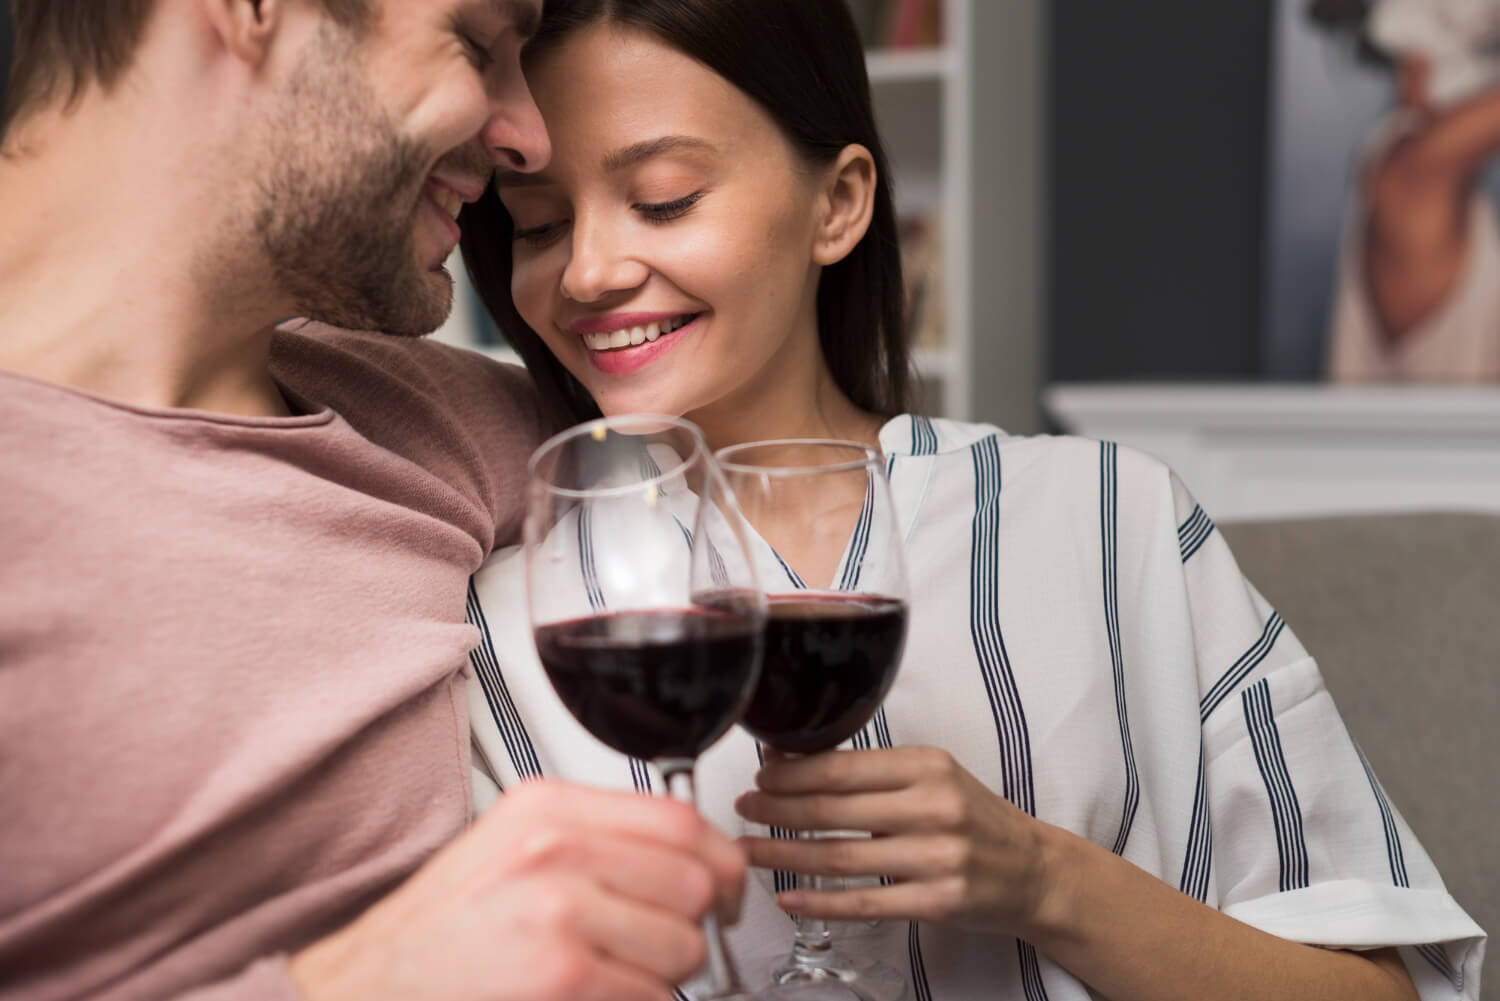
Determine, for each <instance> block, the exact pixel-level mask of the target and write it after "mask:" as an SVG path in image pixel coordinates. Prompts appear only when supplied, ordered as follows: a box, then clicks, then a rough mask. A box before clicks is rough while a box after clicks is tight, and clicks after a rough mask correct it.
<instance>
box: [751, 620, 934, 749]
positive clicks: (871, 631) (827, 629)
mask: <svg viewBox="0 0 1500 1001" xmlns="http://www.w3.org/2000/svg"><path fill="white" fill-rule="evenodd" d="M768 611H769V613H770V615H769V618H768V620H767V622H766V650H765V659H764V661H763V663H762V664H761V671H760V683H759V684H758V685H757V686H756V689H755V695H754V697H753V698H752V699H751V700H750V708H749V709H747V710H746V711H745V717H744V719H743V720H741V721H740V722H741V725H742V726H744V728H745V729H746V730H749V731H750V732H751V733H752V734H754V735H755V736H756V737H758V738H759V739H760V740H762V741H764V742H765V743H766V744H769V745H770V746H771V747H774V748H776V749H777V750H779V751H788V752H791V753H794V754H811V753H813V752H815V751H826V750H828V749H829V748H832V747H836V746H837V745H839V744H841V743H842V742H844V741H846V740H848V739H849V738H850V737H852V736H854V734H855V733H857V732H858V731H859V728H860V727H862V726H864V725H865V724H866V723H868V722H869V721H870V718H871V717H872V716H874V715H875V710H876V709H878V708H880V702H881V700H882V699H884V698H885V693H886V692H887V691H889V690H890V687H891V682H893V681H895V680H896V667H897V665H898V664H900V662H901V649H902V647H903V646H904V645H905V642H906V603H905V602H902V601H897V600H895V599H893V598H884V597H880V596H878V595H864V594H851V595H835V594H811V595H797V594H789V595H781V596H778V597H773V598H772V599H771V602H770V607H769V609H768Z"/></svg>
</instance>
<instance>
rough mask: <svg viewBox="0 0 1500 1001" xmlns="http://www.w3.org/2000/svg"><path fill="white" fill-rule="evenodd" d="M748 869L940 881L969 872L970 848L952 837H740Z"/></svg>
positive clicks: (967, 844)
mask: <svg viewBox="0 0 1500 1001" xmlns="http://www.w3.org/2000/svg"><path fill="white" fill-rule="evenodd" d="M741 844H743V845H745V847H746V849H747V850H748V851H749V853H750V864H751V865H754V866H758V867H760V868H763V869H781V870H783V871H786V872H800V873H806V874H808V875H812V876H848V877H867V876H889V877H891V878H892V879H897V880H920V879H932V878H940V877H943V876H947V875H951V874H954V873H961V872H965V871H967V870H968V868H969V866H970V863H971V861H972V854H973V849H972V846H971V843H970V842H969V841H968V840H967V839H965V838H961V837H958V836H956V835H931V836H921V837H891V838H837V837H832V838H798V839H795V840H793V839H776V838H744V839H742V841H741Z"/></svg>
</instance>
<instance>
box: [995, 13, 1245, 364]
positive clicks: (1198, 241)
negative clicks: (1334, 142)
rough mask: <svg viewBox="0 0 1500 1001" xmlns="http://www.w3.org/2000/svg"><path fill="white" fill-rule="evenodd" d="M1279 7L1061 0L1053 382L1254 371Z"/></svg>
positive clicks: (1051, 262) (1052, 162)
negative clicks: (1273, 34)
mask: <svg viewBox="0 0 1500 1001" xmlns="http://www.w3.org/2000/svg"><path fill="white" fill-rule="evenodd" d="M997 5H998V4H997ZM1270 7H1271V4H1270V0H1234V2H1230V3H1224V2H1209V3H1205V2H1203V0H1129V2H1124V3H1122V2H1120V0H1052V2H1051V4H1050V14H1051V25H1050V31H1049V34H1050V44H1049V55H1050V60H1049V61H1050V66H1049V67H1048V77H1049V90H1050V98H1049V127H1050V130H1051V136H1050V140H1049V169H1048V175H1049V184H1050V188H1051V191H1050V199H1049V201H1050V211H1049V225H1048V237H1049V242H1050V247H1049V251H1048V274H1049V275H1050V281H1049V289H1048V295H1047V306H1048V320H1049V323H1048V325H1049V332H1050V338H1049V341H1050V343H1049V350H1048V360H1049V369H1050V371H1049V376H1050V378H1051V379H1052V380H1053V381H1072V380H1130V379H1238V378H1246V377H1251V376H1253V375H1254V374H1255V373H1256V370H1257V366H1258V358H1259V351H1258V343H1257V342H1258V332H1259V326H1260V324H1259V318H1260V313H1261V301H1262V288H1263V284H1262V281H1261V271H1262V261H1263V254H1262V247H1263V245H1264V237H1263V232H1264V229H1265V226H1264V207H1265V173H1266V169H1265V164H1266V147H1265V141H1266V123H1267V101H1266V99H1267V84H1268V55H1269V47H1268V41H1269V34H1270V24H1271V9H1270ZM979 183H980V184H982V183H983V181H982V179H981V180H980V181H979Z"/></svg>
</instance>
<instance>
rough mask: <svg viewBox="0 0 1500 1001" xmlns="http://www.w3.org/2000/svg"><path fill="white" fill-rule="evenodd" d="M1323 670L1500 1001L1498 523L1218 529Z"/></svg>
mask: <svg viewBox="0 0 1500 1001" xmlns="http://www.w3.org/2000/svg"><path fill="white" fill-rule="evenodd" d="M1220 530H1221V531H1222V532H1223V533H1224V537H1225V539H1226V540H1227V541H1228V542H1229V545H1230V547H1231V548H1232V549H1233V550H1234V553H1235V556H1236V557H1237V558H1238V560H1239V562H1240V566H1241V568H1242V569H1243V570H1244V572H1245V575H1246V576H1247V577H1248V578H1249V579H1250V580H1251V581H1252V582H1253V583H1254V584H1255V586H1256V587H1257V588H1258V589H1259V590H1260V591H1261V593H1262V594H1264V595H1265V597H1266V599H1267V600H1268V601H1270V602H1271V604H1272V605H1273V606H1275V607H1276V609H1277V610H1278V611H1280V612H1281V614H1282V616H1283V618H1285V619H1286V621H1287V623H1288V625H1290V626H1291V628H1292V629H1293V630H1294V631H1295V632H1296V633H1297V635H1298V637H1299V638H1300V639H1301V640H1302V642H1303V644H1304V645H1305V646H1306V647H1307V648H1308V650H1309V651H1310V652H1311V653H1312V654H1313V655H1314V656H1315V657H1316V658H1317V659H1318V663H1319V665H1320V667H1321V668H1322V671H1323V675H1324V678H1325V680H1326V681H1327V684H1328V687H1329V689H1330V690H1331V691H1332V693H1333V696H1334V698H1335V700H1336V701H1337V702H1338V704H1339V707H1340V709H1341V711H1342V712H1343V715H1344V719H1345V722H1347V723H1348V725H1349V728H1350V730H1351V731H1352V732H1353V734H1354V736H1355V738H1356V739H1357V740H1358V741H1359V742H1360V744H1361V746H1362V747H1363V748H1364V750H1365V753H1366V756H1367V757H1368V758H1369V760H1370V764H1371V765H1372V767H1373V768H1374V769H1375V772H1376V774H1377V775H1378V776H1379V777H1380V780H1381V783H1382V784H1383V785H1384V786H1385V789H1386V792H1387V794H1388V795H1389V797H1390V799H1391V801H1392V802H1393V803H1394V804H1395V805H1396V807H1397V808H1398V809H1399V810H1400V811H1401V813H1402V815H1403V816H1405V818H1406V820H1407V822H1408V823H1409V824H1410V825H1411V827H1412V829H1413V830H1415V831H1416V833H1417V835H1418V836H1419V837H1420V838H1421V839H1422V842H1423V844H1424V845H1425V846H1426V848H1427V850H1428V852H1429V853H1430V854H1431V855H1432V858H1433V860H1434V861H1435V862H1436V863H1437V865H1438V868H1439V870H1440V871H1441V872H1442V874H1443V878H1444V881H1445V882H1446V883H1447V885H1448V889H1449V891H1450V892H1451V893H1452V894H1453V895H1454V897H1456V898H1457V899H1458V901H1459V903H1461V904H1462V905H1463V906H1464V908H1465V909H1466V910H1467V911H1468V912H1469V914H1470V915H1471V916H1472V917H1473V918H1474V920H1475V921H1477V922H1478V923H1479V924H1480V926H1481V927H1483V928H1484V929H1485V930H1486V931H1487V932H1489V933H1490V935H1491V942H1490V946H1489V949H1488V950H1487V951H1488V955H1487V956H1486V959H1485V965H1484V975H1483V980H1482V984H1483V990H1484V994H1485V996H1486V997H1489V998H1491V999H1495V998H1500V943H1496V942H1495V941H1494V939H1495V938H1500V725H1497V724H1500V515H1494V514H1462V513H1419V514H1382V515H1362V516H1350V517H1328V518H1309V519H1304V520H1280V521H1264V522H1240V523H1232V524H1224V525H1221V526H1220Z"/></svg>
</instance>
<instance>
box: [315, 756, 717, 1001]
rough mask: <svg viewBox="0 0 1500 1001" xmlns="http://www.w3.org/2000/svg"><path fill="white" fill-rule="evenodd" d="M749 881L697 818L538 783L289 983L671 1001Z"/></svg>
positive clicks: (370, 998)
mask: <svg viewBox="0 0 1500 1001" xmlns="http://www.w3.org/2000/svg"><path fill="white" fill-rule="evenodd" d="M744 878H745V859H744V856H743V854H742V852H741V851H740V850H739V848H738V847H736V846H735V845H734V844H733V843H732V842H730V841H729V840H728V839H727V838H725V837H724V836H723V835H722V834H720V833H719V832H718V831H716V830H715V829H714V828H713V827H712V826H711V825H709V824H708V823H706V822H705V821H704V820H703V819H702V818H701V817H699V816H698V814H697V813H696V812H695V811H694V810H693V809H692V808H691V807H690V806H687V805H684V804H682V803H679V802H676V801H674V800H670V799H666V798H649V797H644V796H638V795H634V794H628V793H613V792H603V791H598V790H587V789H582V788H577V787H572V786H567V785H564V784H561V783H551V782H535V783H528V784H526V785H523V786H522V787H520V788H519V789H516V790H515V791H513V792H510V793H507V794H506V795H505V796H503V797H501V799H500V800H498V801H497V802H496V803H495V805H494V806H493V807H492V808H490V809H489V810H488V811H487V812H486V813H485V814H484V815H483V816H482V817H481V818H480V819H479V821H478V822H477V823H476V824H475V825H474V827H473V829H472V830H470V831H468V832H466V833H465V834H464V835H463V836H462V837H460V838H458V839H457V840H455V841H454V842H453V843H452V844H451V845H449V846H448V847H447V848H445V849H444V850H443V851H441V852H439V853H438V854H437V855H436V856H435V857H434V858H433V859H432V860H431V861H430V862H428V864H427V865H426V866H424V867H423V868H422V869H421V870H420V871H419V872H418V873H417V874H416V875H414V876H413V877H412V878H411V879H410V880H408V881H407V882H406V883H405V884H404V885H403V886H402V887H401V888H400V889H399V890H397V891H396V892H395V893H393V894H391V895H390V896H389V897H387V898H386V899H385V900H383V901H381V902H380V903H379V904H376V905H375V906H374V907H372V908H371V909H370V910H369V911H367V912H366V913H365V914H364V915H363V916H361V917H360V918H359V920H357V921H356V922H354V924H352V925H350V926H349V927H348V928H346V929H344V930H343V931H341V932H339V933H337V934H335V935H333V936H330V937H329V938H327V939H324V940H323V941H321V942H318V943H315V944H314V945H312V946H310V947H309V948H307V949H306V950H304V951H303V952H301V953H299V954H297V955H296V956H295V957H294V958H293V960H292V963H291V970H292V976H293V978H294V979H295V980H296V982H297V984H298V987H299V988H300V989H301V990H302V993H303V994H304V995H305V996H306V998H307V999H308V1001H376V999H379V1001H400V999H408V998H409V999H423V1001H510V999H516V1001H592V999H599V1001H667V999H669V998H670V997H671V988H672V985H673V984H676V983H678V982H680V981H682V980H685V979H687V978H688V977H689V976H691V975H692V974H693V973H694V972H695V971H696V970H697V969H698V968H699V967H700V966H701V965H702V963H703V960H704V956H705V955H706V944H705V942H704V940H703V936H702V934H701V932H700V931H699V929H698V921H699V919H700V918H701V917H702V916H703V915H704V914H705V913H707V911H708V910H709V908H710V907H711V906H714V905H715V903H716V902H717V903H718V905H719V907H720V910H721V913H723V914H724V915H725V916H726V917H727V918H729V919H731V920H732V919H733V918H734V917H735V916H737V914H738V911H739V905H740V900H741V894H742V892H743V889H744Z"/></svg>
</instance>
